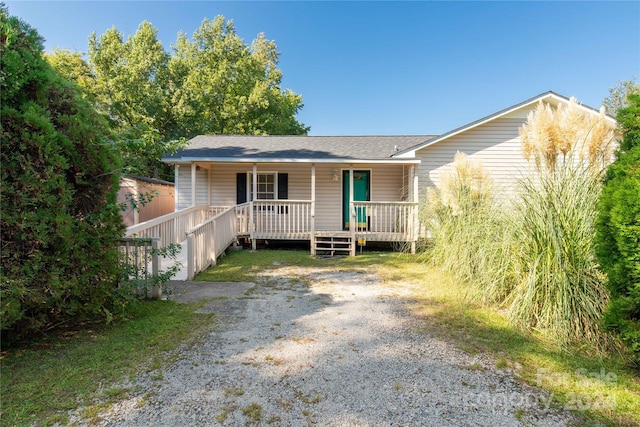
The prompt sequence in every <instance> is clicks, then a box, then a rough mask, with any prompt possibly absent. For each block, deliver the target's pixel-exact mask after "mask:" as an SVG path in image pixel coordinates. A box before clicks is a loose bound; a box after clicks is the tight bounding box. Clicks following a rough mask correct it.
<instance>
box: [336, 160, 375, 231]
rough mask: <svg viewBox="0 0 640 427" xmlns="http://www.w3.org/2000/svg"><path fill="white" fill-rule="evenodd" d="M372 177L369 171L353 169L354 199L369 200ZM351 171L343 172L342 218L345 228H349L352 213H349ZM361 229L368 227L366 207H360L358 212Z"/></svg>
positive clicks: (358, 225)
mask: <svg viewBox="0 0 640 427" xmlns="http://www.w3.org/2000/svg"><path fill="white" fill-rule="evenodd" d="M370 185H371V179H370V174H369V171H353V200H354V201H368V200H369V197H370V195H369V193H370V191H369V190H370ZM349 188H350V186H349V171H343V172H342V218H343V220H344V221H343V223H344V229H345V230H348V229H349V222H350V221H351V215H350V214H349V200H350V198H349ZM356 216H357V219H358V224H357V227H358V228H359V229H362V230H364V229H366V228H367V212H366V210H365V208H360V209H358V211H357V212H356Z"/></svg>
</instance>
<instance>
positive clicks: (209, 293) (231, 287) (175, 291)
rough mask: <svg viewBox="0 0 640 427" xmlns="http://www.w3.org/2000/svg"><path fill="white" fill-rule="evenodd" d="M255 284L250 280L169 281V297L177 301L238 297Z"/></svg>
mask: <svg viewBox="0 0 640 427" xmlns="http://www.w3.org/2000/svg"><path fill="white" fill-rule="evenodd" d="M254 286H255V283H251V282H193V281H177V280H175V281H169V282H168V283H167V287H168V288H169V290H170V293H169V295H168V296H167V297H168V298H169V299H171V300H173V301H176V302H179V303H193V302H198V301H205V300H213V299H221V298H240V297H242V296H243V295H244V294H245V292H247V291H248V290H249V289H251V288H252V287H254Z"/></svg>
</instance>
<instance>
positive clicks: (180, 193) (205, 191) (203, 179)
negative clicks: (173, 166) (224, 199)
mask: <svg viewBox="0 0 640 427" xmlns="http://www.w3.org/2000/svg"><path fill="white" fill-rule="evenodd" d="M192 196H193V195H192V193H191V165H180V167H179V168H178V180H177V182H176V209H177V210H180V209H185V208H188V207H190V206H193V205H194V204H196V205H208V204H209V171H208V170H207V169H206V168H204V167H200V168H198V169H197V170H196V200H195V203H193V201H192V200H191V198H192Z"/></svg>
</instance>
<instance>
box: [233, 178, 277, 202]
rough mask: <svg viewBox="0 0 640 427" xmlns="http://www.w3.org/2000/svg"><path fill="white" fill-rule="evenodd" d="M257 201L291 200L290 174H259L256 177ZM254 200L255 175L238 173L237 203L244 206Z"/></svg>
mask: <svg viewBox="0 0 640 427" xmlns="http://www.w3.org/2000/svg"><path fill="white" fill-rule="evenodd" d="M256 179H257V181H258V186H257V197H256V198H257V200H275V199H277V200H286V199H288V198H289V174H287V173H276V172H262V173H258V175H257V177H256ZM252 198H253V174H252V173H251V172H238V173H237V175H236V203H237V204H242V203H245V202H248V201H250V200H251V199H252Z"/></svg>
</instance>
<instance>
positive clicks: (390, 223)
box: [353, 202, 418, 241]
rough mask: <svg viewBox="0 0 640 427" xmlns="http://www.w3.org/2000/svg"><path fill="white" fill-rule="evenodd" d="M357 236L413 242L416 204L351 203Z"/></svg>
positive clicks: (416, 211) (416, 216)
mask: <svg viewBox="0 0 640 427" xmlns="http://www.w3.org/2000/svg"><path fill="white" fill-rule="evenodd" d="M353 210H354V217H355V218H357V221H358V228H357V230H356V233H357V234H358V235H364V236H366V235H375V236H376V237H377V239H378V240H389V241H414V240H416V237H417V236H416V228H417V218H418V203H413V202H353Z"/></svg>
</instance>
